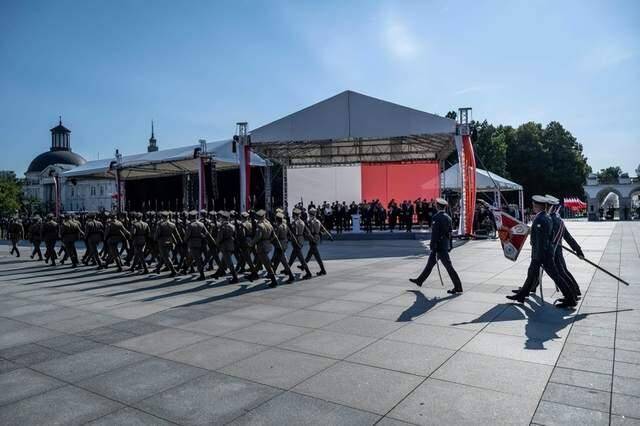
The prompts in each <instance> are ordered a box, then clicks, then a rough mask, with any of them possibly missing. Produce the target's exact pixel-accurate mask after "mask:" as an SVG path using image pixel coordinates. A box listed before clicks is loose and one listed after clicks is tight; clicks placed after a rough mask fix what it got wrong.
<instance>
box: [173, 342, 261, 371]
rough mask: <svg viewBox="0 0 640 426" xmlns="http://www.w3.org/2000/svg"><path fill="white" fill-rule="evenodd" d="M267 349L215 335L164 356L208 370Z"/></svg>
mask: <svg viewBox="0 0 640 426" xmlns="http://www.w3.org/2000/svg"><path fill="white" fill-rule="evenodd" d="M265 349H267V346H262V345H256V344H253V343H247V342H240V341H236V340H230V339H224V338H219V337H214V338H211V339H209V340H206V341H204V342H199V343H196V344H194V345H191V346H188V347H186V348H183V349H178V350H175V351H173V352H169V353H167V354H164V355H163V358H167V359H171V360H174V361H179V362H183V363H186V364H190V365H194V366H196V367H201V368H206V369H208V370H217V369H218V368H222V367H224V366H226V365H229V364H231V363H234V362H236V361H239V360H241V359H245V358H249V357H250V356H253V355H255V354H257V353H258V352H261V351H263V350H265Z"/></svg>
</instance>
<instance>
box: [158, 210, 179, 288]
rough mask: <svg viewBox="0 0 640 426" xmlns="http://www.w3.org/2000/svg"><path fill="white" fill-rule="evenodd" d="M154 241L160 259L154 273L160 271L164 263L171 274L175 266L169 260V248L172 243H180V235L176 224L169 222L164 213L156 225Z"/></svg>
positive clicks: (171, 247)
mask: <svg viewBox="0 0 640 426" xmlns="http://www.w3.org/2000/svg"><path fill="white" fill-rule="evenodd" d="M156 241H157V242H158V251H159V255H160V259H159V260H158V264H157V265H156V274H159V273H160V268H161V267H162V265H165V266H166V267H168V268H169V269H170V270H171V275H172V276H173V275H175V274H176V268H175V267H174V266H173V263H172V262H171V249H173V247H174V244H178V243H181V242H182V241H181V239H180V235H179V234H178V230H177V227H176V225H175V224H174V223H173V222H171V221H170V220H169V218H168V215H167V214H166V213H165V214H164V215H163V218H162V220H161V222H160V223H158V226H157V227H156Z"/></svg>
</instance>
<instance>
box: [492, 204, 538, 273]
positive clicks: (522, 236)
mask: <svg viewBox="0 0 640 426" xmlns="http://www.w3.org/2000/svg"><path fill="white" fill-rule="evenodd" d="M493 216H494V218H495V220H496V229H497V230H498V237H499V238H500V243H501V244H502V251H503V253H504V257H506V258H507V259H509V260H512V261H514V262H515V261H516V260H517V259H518V256H519V255H520V251H522V247H523V246H524V243H525V241H527V236H528V235H529V231H530V228H529V227H528V226H527V225H525V224H524V223H522V222H520V221H519V220H518V219H516V218H515V217H513V216H511V215H509V214H507V213H505V212H502V211H499V210H493Z"/></svg>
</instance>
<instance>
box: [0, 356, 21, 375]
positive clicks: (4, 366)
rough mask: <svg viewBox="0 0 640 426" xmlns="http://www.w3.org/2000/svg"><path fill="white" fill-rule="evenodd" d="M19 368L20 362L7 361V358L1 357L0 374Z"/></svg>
mask: <svg viewBox="0 0 640 426" xmlns="http://www.w3.org/2000/svg"><path fill="white" fill-rule="evenodd" d="M18 368H20V366H19V365H18V364H16V363H14V362H11V361H7V360H6V359H2V358H0V374H3V373H7V372H9V371H13V370H17V369H18Z"/></svg>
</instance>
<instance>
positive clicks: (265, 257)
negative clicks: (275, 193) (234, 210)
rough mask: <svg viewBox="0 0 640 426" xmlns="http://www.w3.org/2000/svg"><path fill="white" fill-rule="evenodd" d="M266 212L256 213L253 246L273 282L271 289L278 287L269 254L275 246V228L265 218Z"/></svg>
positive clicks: (270, 285)
mask: <svg viewBox="0 0 640 426" xmlns="http://www.w3.org/2000/svg"><path fill="white" fill-rule="evenodd" d="M265 213H266V212H265V211H264V210H260V211H258V212H257V213H256V215H257V216H258V223H257V225H256V232H255V236H254V237H253V240H252V241H251V245H252V246H253V247H255V250H256V256H257V258H258V260H259V261H260V263H262V266H264V269H265V270H266V271H267V276H268V277H269V279H270V280H271V284H269V287H276V286H277V285H278V281H277V280H276V276H275V274H274V273H273V268H272V267H271V261H270V260H269V253H271V249H272V248H273V245H272V244H271V239H272V238H273V226H271V224H270V223H269V221H268V220H267V219H266V218H265Z"/></svg>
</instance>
